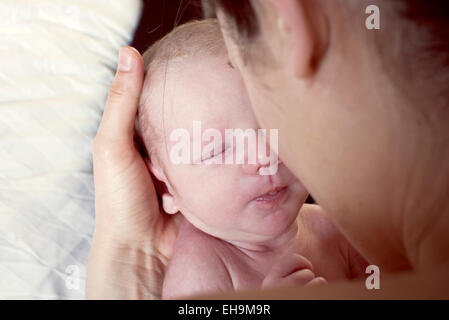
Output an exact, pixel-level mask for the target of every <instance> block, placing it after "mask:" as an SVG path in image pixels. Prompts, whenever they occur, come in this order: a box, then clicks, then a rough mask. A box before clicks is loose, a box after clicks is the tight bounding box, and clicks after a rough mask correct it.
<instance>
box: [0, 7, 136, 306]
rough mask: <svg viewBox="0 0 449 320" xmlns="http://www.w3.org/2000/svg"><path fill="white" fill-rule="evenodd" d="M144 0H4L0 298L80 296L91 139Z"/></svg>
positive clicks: (89, 211)
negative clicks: (121, 49)
mask: <svg viewBox="0 0 449 320" xmlns="http://www.w3.org/2000/svg"><path fill="white" fill-rule="evenodd" d="M141 10H142V3H141V1H140V0H58V1H56V0H39V1H36V0H28V1H27V0H2V1H0V298H2V299H82V298H84V285H85V270H86V263H87V258H88V253H89V249H90V243H91V239H92V232H93V222H94V201H93V200H94V188H93V176H92V155H91V145H92V140H93V138H94V136H95V133H96V130H97V127H98V124H99V121H100V119H101V115H102V110H103V108H104V105H105V100H106V97H107V91H108V88H109V85H110V83H111V81H112V79H113V76H114V73H115V68H116V63H117V55H118V50H119V48H120V47H121V46H124V45H127V44H128V43H129V42H130V41H131V40H132V37H133V34H134V31H135V28H136V26H137V23H138V20H139V18H140V12H141Z"/></svg>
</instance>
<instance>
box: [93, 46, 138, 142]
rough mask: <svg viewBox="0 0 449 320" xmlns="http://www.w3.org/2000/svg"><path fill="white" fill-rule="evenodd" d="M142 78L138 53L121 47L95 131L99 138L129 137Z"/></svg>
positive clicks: (132, 128) (119, 138)
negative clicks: (106, 98)
mask: <svg viewBox="0 0 449 320" xmlns="http://www.w3.org/2000/svg"><path fill="white" fill-rule="evenodd" d="M143 76H144V67H143V61H142V56H141V55H140V53H139V52H138V51H137V50H136V49H134V48H132V47H123V48H122V49H121V50H120V54H119V64H118V68H117V73H116V74H115V78H114V81H113V82H112V85H111V87H110V89H109V95H108V100H107V103H106V107H105V109H104V113H103V119H102V120H101V124H100V127H99V129H98V135H100V136H101V137H102V138H106V139H111V140H115V141H116V140H121V139H124V138H127V139H129V138H132V137H133V132H134V121H135V118H136V113H137V107H138V104H139V99H140V93H141V91H142V85H143Z"/></svg>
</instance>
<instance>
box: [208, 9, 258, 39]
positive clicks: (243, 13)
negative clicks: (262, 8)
mask: <svg viewBox="0 0 449 320" xmlns="http://www.w3.org/2000/svg"><path fill="white" fill-rule="evenodd" d="M203 6H204V7H205V10H204V12H205V13H206V14H210V15H212V14H215V12H216V11H217V9H220V10H223V12H224V13H225V14H226V16H227V17H228V18H230V19H231V21H232V23H233V24H234V26H235V27H236V31H237V32H238V34H239V36H240V37H242V38H244V39H251V38H253V37H255V36H256V35H257V34H258V32H259V22H258V20H257V15H256V11H255V10H254V7H253V3H252V1H251V0H203Z"/></svg>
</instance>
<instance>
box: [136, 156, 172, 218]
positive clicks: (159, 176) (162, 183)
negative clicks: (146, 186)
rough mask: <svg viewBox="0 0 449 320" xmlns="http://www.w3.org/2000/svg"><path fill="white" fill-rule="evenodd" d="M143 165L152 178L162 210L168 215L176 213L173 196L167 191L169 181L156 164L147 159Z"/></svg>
mask: <svg viewBox="0 0 449 320" xmlns="http://www.w3.org/2000/svg"><path fill="white" fill-rule="evenodd" d="M144 160H145V165H146V166H147V168H148V170H149V171H150V172H151V174H152V175H153V176H154V178H155V179H153V181H154V180H155V181H154V186H155V188H156V192H157V194H158V195H159V196H160V197H161V200H162V208H163V209H164V211H165V212H166V213H168V214H175V213H178V211H179V209H178V207H177V206H176V204H175V199H174V197H173V195H172V194H171V193H170V191H169V189H170V188H169V187H170V186H169V181H168V179H167V177H166V176H165V174H164V172H163V171H162V170H161V169H160V168H159V166H158V165H157V164H154V163H152V162H151V160H150V159H149V158H148V157H145V158H144Z"/></svg>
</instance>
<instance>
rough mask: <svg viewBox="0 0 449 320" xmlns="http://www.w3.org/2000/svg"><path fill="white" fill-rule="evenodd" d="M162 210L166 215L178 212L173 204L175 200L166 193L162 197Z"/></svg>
mask: <svg viewBox="0 0 449 320" xmlns="http://www.w3.org/2000/svg"><path fill="white" fill-rule="evenodd" d="M162 208H163V209H164V211H165V212H166V213H168V214H175V213H178V212H179V209H178V206H177V205H176V204H175V199H174V198H173V196H172V195H171V194H170V193H168V192H166V193H164V194H163V195H162Z"/></svg>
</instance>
